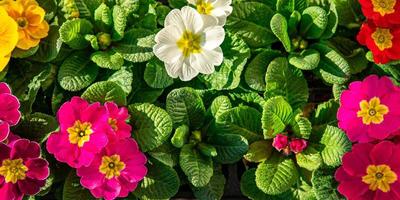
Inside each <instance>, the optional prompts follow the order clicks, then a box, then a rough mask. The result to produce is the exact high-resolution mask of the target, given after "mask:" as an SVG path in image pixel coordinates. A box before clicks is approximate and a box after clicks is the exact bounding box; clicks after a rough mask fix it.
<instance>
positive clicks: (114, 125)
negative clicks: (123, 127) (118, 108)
mask: <svg viewBox="0 0 400 200" xmlns="http://www.w3.org/2000/svg"><path fill="white" fill-rule="evenodd" d="M108 124H109V125H110V126H111V128H112V129H113V130H114V131H118V126H117V120H116V119H113V118H108Z"/></svg>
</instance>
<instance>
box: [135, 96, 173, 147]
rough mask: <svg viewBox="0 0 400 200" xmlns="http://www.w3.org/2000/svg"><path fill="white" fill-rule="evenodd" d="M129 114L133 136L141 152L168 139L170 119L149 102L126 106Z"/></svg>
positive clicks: (164, 112)
mask: <svg viewBox="0 0 400 200" xmlns="http://www.w3.org/2000/svg"><path fill="white" fill-rule="evenodd" d="M128 109H129V113H130V114H131V116H132V117H131V124H132V126H133V127H134V128H133V136H134V138H135V139H136V141H137V142H138V144H139V146H140V149H141V150H142V151H143V152H147V151H151V150H153V149H155V148H157V147H159V146H160V145H161V144H163V143H164V142H165V141H167V140H168V138H169V136H170V134H171V132H172V120H171V117H170V116H169V115H168V113H167V112H166V111H165V110H163V109H161V108H159V107H157V106H155V105H152V104H149V103H143V104H133V105H130V106H129V107H128Z"/></svg>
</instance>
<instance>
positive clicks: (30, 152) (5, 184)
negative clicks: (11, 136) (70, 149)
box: [0, 139, 50, 200]
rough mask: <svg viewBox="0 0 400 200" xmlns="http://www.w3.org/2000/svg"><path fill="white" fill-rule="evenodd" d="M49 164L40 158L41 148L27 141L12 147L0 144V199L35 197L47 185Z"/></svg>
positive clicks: (11, 199)
mask: <svg viewBox="0 0 400 200" xmlns="http://www.w3.org/2000/svg"><path fill="white" fill-rule="evenodd" d="M48 165H49V163H48V162H47V161H46V160H44V159H42V158H40V146H39V144H38V143H36V142H31V141H29V140H27V139H18V140H16V141H15V142H13V143H12V145H6V144H3V143H0V197H1V199H7V200H21V199H22V198H23V196H24V195H35V194H37V193H38V192H39V191H40V188H41V187H43V186H44V185H45V183H46V178H47V177H48V176H49V172H50V170H49V166H48Z"/></svg>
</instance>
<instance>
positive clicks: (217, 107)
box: [210, 96, 232, 117]
mask: <svg viewBox="0 0 400 200" xmlns="http://www.w3.org/2000/svg"><path fill="white" fill-rule="evenodd" d="M231 108H232V104H231V101H230V100H229V98H228V97H227V96H219V97H217V98H215V99H214V101H213V102H212V103H211V108H210V110H211V114H212V115H213V116H214V117H218V116H220V115H221V114H222V113H224V112H225V111H228V110H229V109H231Z"/></svg>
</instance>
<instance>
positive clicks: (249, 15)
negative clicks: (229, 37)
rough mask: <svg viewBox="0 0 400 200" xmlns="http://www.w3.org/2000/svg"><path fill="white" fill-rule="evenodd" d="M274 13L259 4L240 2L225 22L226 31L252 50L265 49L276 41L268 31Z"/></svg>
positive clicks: (234, 6) (235, 5)
mask: <svg viewBox="0 0 400 200" xmlns="http://www.w3.org/2000/svg"><path fill="white" fill-rule="evenodd" d="M273 15H274V12H273V11H272V9H271V8H270V7H268V6H267V5H265V4H262V3H259V2H240V3H237V4H234V5H233V12H232V14H231V15H230V16H229V18H228V20H227V22H226V26H225V27H226V29H227V30H229V31H230V32H232V33H236V34H238V35H239V36H241V37H242V38H243V40H244V41H245V42H246V43H247V44H248V45H249V46H250V47H252V48H259V47H267V46H268V45H270V44H272V43H274V42H276V41H277V38H276V37H275V36H274V34H273V33H272V31H271V30H270V29H269V22H270V21H271V18H272V16H273Z"/></svg>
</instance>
